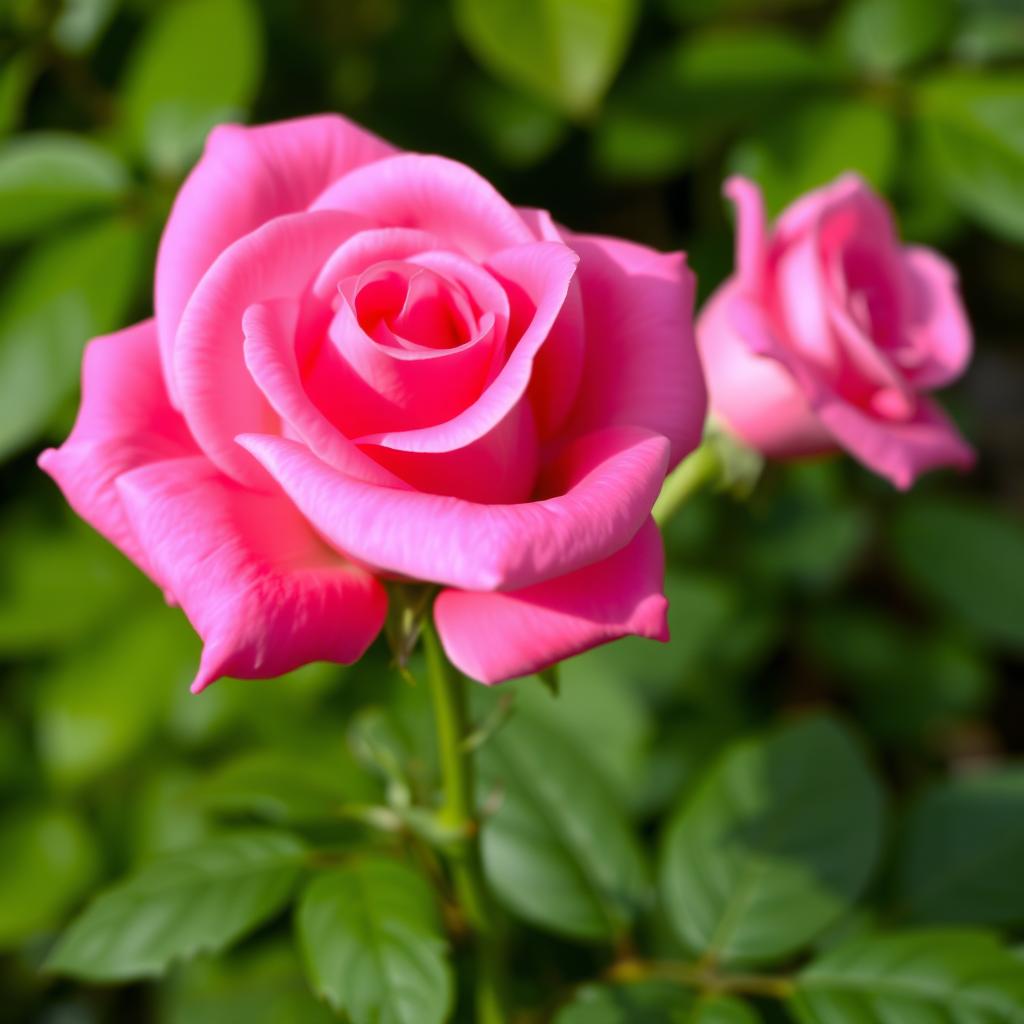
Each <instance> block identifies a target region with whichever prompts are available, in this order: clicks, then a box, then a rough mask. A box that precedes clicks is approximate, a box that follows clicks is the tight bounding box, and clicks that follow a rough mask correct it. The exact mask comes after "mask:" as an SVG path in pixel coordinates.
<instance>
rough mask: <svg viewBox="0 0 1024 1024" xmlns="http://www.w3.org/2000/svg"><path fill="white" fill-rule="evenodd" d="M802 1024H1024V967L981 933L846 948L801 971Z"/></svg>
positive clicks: (927, 934)
mask: <svg viewBox="0 0 1024 1024" xmlns="http://www.w3.org/2000/svg"><path fill="white" fill-rule="evenodd" d="M789 1005H790V1008H791V1009H792V1011H793V1013H794V1015H795V1016H796V1019H797V1020H799V1021H800V1022H801V1024H877V1022H879V1021H893V1022H895V1021H900V1022H903V1021H906V1022H910V1021H915V1022H917V1021H921V1022H922V1024H923V1022H924V1021H929V1022H930V1021H936V1022H938V1021H950V1022H955V1024H975V1022H977V1024H981V1022H984V1024H1021V1022H1022V1021H1024V964H1021V962H1020V961H1019V960H1018V959H1017V958H1016V957H1014V956H1013V955H1012V954H1011V953H1009V952H1007V951H1006V950H1005V949H1003V948H1002V947H1001V946H1000V945H999V943H998V942H997V940H996V939H995V938H994V937H992V936H990V935H987V934H985V933H984V932H971V931H959V932H958V931H954V930H948V931H942V930H935V931H911V932H904V933H896V934H892V935H875V936H870V937H867V938H863V939H855V940H853V941H852V942H849V943H845V944H844V945H842V946H839V947H837V948H836V949H834V950H831V951H830V952H828V953H826V954H825V955H824V956H822V957H821V958H819V959H818V960H815V961H814V962H813V963H812V964H811V965H810V966H809V967H806V968H804V970H802V971H801V972H800V974H799V975H798V976H797V979H796V993H795V995H794V996H793V997H792V999H791V1000H790V1003H789Z"/></svg>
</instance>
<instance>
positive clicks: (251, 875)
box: [46, 832, 305, 981]
mask: <svg viewBox="0 0 1024 1024" xmlns="http://www.w3.org/2000/svg"><path fill="white" fill-rule="evenodd" d="M304 852H305V848H304V847H303V844H302V843H301V842H299V840H298V839H296V838H294V837H293V836H290V835H287V834H285V833H281V832H240V833H237V834H233V835H225V836H222V837H220V838H217V839H210V840H207V841H206V842H205V843H203V844H202V845H200V846H196V847H193V848H192V849H189V850H183V851H181V852H179V853H174V854H169V855H168V856H166V857H163V858H161V859H159V860H156V861H153V862H152V863H151V864H149V865H147V866H146V867H144V868H143V869H142V870H141V871H140V872H139V873H138V874H137V875H135V876H134V877H132V878H130V879H128V881H126V882H122V883H121V884H120V885H117V886H115V887H114V888H113V889H108V890H107V891H106V892H104V893H102V894H101V895H100V896H98V897H97V898H96V899H95V900H94V901H93V902H92V903H91V904H90V905H89V907H88V908H87V909H86V910H85V912H84V913H83V914H82V915H81V916H80V917H79V918H77V919H76V920H75V921H74V922H73V923H72V925H71V926H70V928H68V930H67V931H66V932H65V933H64V935H63V936H62V938H61V939H60V941H59V942H58V943H57V946H56V948H55V949H54V950H53V952H52V953H51V955H50V957H49V959H48V960H47V962H46V968H47V969H48V970H51V971H56V972H58V973H60V974H70V975H73V976H75V977H78V978H85V979H88V980H90V981H120V980H125V979H128V978H145V977H153V976H156V975H159V974H162V973H163V972H164V971H165V970H166V969H167V968H168V967H169V966H170V965H171V964H172V963H173V962H174V961H176V960H181V959H187V958H189V957H192V956H195V955H196V954H197V953H202V952H211V953H217V952H220V951H221V950H223V949H225V948H227V947H228V946H230V945H231V944H232V943H233V942H235V941H236V940H238V939H239V938H241V937H242V936H243V935H244V934H246V932H249V931H251V930H252V929H253V928H255V927H256V926H257V925H258V924H260V923H261V922H262V921H265V920H266V919H267V918H268V917H270V916H271V915H273V914H275V913H277V911H278V910H280V909H281V907H283V906H284V904H285V903H286V902H287V901H288V898H289V897H290V896H291V894H292V891H293V889H294V887H295V883H296V881H297V880H298V877H299V873H300V871H301V869H302V865H303V856H304Z"/></svg>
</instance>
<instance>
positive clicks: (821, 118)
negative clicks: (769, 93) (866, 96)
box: [730, 99, 897, 214]
mask: <svg viewBox="0 0 1024 1024" xmlns="http://www.w3.org/2000/svg"><path fill="white" fill-rule="evenodd" d="M896 153H897V133H896V123H895V121H894V120H893V118H892V116H891V115H890V114H889V113H888V112H887V111H885V110H883V109H882V108H881V107H878V106H875V105H873V104H871V103H867V102H864V101H861V100H843V99H816V100H812V101H810V102H808V103H805V104H802V105H799V106H793V107H791V108H790V109H788V110H785V111H780V112H778V114H777V116H775V117H772V118H770V119H767V120H765V122H764V124H763V127H762V128H761V129H760V130H758V131H756V132H754V133H753V134H751V135H750V136H749V137H748V138H746V139H745V140H743V141H742V142H741V143H740V144H739V145H738V146H737V147H736V148H735V149H734V150H733V153H732V156H731V158H730V164H731V167H732V169H733V170H734V171H736V172H739V173H741V174H746V175H747V176H748V177H751V178H754V179H756V180H757V181H758V182H759V183H760V184H761V187H762V189H763V190H764V196H765V203H766V205H767V208H768V210H769V212H770V213H772V214H774V213H777V212H778V211H780V210H781V209H782V208H783V207H784V206H786V205H787V204H788V203H790V202H791V201H792V200H794V199H796V198H797V197H798V196H800V195H802V194H803V193H804V192H808V191H810V190H811V189H813V188H817V187H818V186H820V185H825V184H827V183H828V182H830V181H832V180H834V179H835V178H837V177H838V176H839V175H840V174H843V173H844V172H846V171H856V172H858V173H859V174H861V175H862V176H863V177H864V178H866V179H867V180H868V182H870V183H871V184H872V185H873V186H874V187H875V188H877V189H879V190H882V191H884V190H885V188H886V186H887V184H888V182H889V180H890V178H891V176H892V172H893V169H894V167H895V163H896Z"/></svg>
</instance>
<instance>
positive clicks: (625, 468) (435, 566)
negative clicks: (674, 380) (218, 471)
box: [239, 427, 668, 590]
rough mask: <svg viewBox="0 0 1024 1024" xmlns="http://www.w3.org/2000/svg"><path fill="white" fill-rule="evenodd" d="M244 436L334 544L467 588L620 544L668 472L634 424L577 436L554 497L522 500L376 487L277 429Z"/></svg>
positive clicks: (663, 451) (569, 564) (576, 562)
mask: <svg viewBox="0 0 1024 1024" xmlns="http://www.w3.org/2000/svg"><path fill="white" fill-rule="evenodd" d="M239 443H240V444H241V445H242V446H243V447H245V448H246V449H247V450H248V451H250V452H252V454H253V455H255V456H256V458H258V459H259V460H260V462H262V463H263V465H264V466H265V467H266V468H267V469H268V470H269V472H270V473H271V475H272V476H274V478H275V479H276V480H278V482H279V483H280V484H281V486H282V487H283V488H284V490H285V492H286V493H287V494H288V496H289V497H290V498H291V499H292V500H293V501H294V502H295V504H296V505H297V506H298V508H299V510H300V511H301V512H302V514H303V515H304V516H305V517H306V518H307V519H308V520H309V522H310V523H311V524H312V525H313V526H314V528H315V529H317V530H318V531H319V532H320V534H321V535H322V536H323V537H324V538H325V539H326V540H327V541H328V542H329V543H331V544H332V545H333V546H334V547H335V548H337V550H339V551H341V552H344V553H345V554H347V555H349V556H350V557H352V558H355V559H358V560H359V561H360V562H362V563H363V564H366V565H369V566H372V567H375V568H377V569H380V570H386V571H388V572H394V573H400V574H401V575H403V576H408V577H411V578H412V579H418V580H425V581H432V582H436V583H443V584H447V585H449V586H454V587H461V588H464V589H467V590H517V589H519V588H521V587H526V586H530V585H532V584H534V583H540V582H541V581H543V580H547V579H551V578H552V577H555V576H563V575H565V574H566V573H568V572H573V571H575V570H576V569H581V568H583V567H584V566H587V565H590V564H592V563H593V562H596V561H600V560H601V559H603V558H607V557H608V556H609V555H611V554H612V553H613V552H615V551H618V550H619V549H620V548H622V547H623V546H625V545H626V544H627V543H628V542H629V541H630V540H631V539H632V538H633V537H634V536H635V535H636V532H637V530H638V529H639V528H640V526H641V525H642V524H643V522H644V521H645V520H646V518H647V517H648V514H649V512H650V510H651V507H652V506H653V504H654V500H655V498H656V497H657V496H658V492H659V490H660V488H661V484H662V482H663V480H664V477H665V466H666V460H667V457H668V444H667V442H666V440H665V438H664V437H662V436H660V435H657V434H651V433H650V432H649V431H645V430H641V429H638V428H635V427H633V428H629V427H618V428H612V429H608V430H604V431H599V432H597V433H595V434H592V435H589V436H587V437H584V438H581V439H580V440H579V441H577V442H576V443H575V444H573V445H571V446H570V447H569V448H568V449H567V450H566V451H565V452H564V453H563V455H562V457H561V459H560V460H559V462H558V464H557V465H556V466H555V467H553V468H552V470H551V471H550V473H549V477H548V479H547V480H546V481H544V485H543V486H544V492H545V493H549V494H555V495H557V496H556V497H552V498H547V499H545V500H543V501H534V502H529V503H526V504H520V505H478V504H474V503H472V502H469V501H463V500H460V499H458V498H451V497H443V496H440V495H436V494H423V493H419V492H416V491H398V490H394V489H392V488H387V487H373V486H370V485H368V484H364V483H362V482H360V481H357V480H353V479H351V478H349V477H345V476H343V475H341V474H339V473H337V472H335V471H334V470H332V469H331V468H330V467H329V466H328V465H326V464H325V463H323V462H321V461H320V460H319V459H317V458H316V457H315V456H313V455H311V454H310V453H309V452H308V451H307V450H306V449H305V448H304V447H302V446H301V445H298V444H295V443H294V442H292V441H287V440H284V439H282V438H279V437H272V436H267V435H246V436H243V437H240V438H239Z"/></svg>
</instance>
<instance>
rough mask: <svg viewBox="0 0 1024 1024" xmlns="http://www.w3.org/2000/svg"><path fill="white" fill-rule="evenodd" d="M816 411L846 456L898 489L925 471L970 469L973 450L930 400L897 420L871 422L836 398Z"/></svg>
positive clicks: (907, 484)
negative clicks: (848, 454)
mask: <svg viewBox="0 0 1024 1024" xmlns="http://www.w3.org/2000/svg"><path fill="white" fill-rule="evenodd" d="M815 412H816V413H817V415H818V417H819V418H820V420H821V422H822V423H823V424H824V425H825V427H826V428H827V429H828V430H829V431H831V433H832V434H833V435H834V436H835V437H836V439H837V440H838V441H839V443H840V444H841V445H842V446H843V447H844V448H845V449H846V450H847V451H848V452H850V454H851V455H854V456H855V457H856V458H858V459H860V461H861V462H863V463H864V464H865V465H866V466H868V467H869V468H870V469H873V470H874V471H875V472H876V473H878V474H879V475H880V476H884V477H886V478H888V479H889V480H890V481H891V483H892V484H893V485H894V486H895V487H898V488H899V489H900V490H906V489H907V488H909V487H910V486H911V485H912V484H913V483H914V481H915V480H916V479H917V477H919V476H920V475H921V474H922V473H924V472H926V471H927V470H929V469H937V468H939V467H942V466H952V467H954V468H956V469H960V470H967V469H970V468H971V466H973V465H974V459H975V456H974V451H973V449H972V448H971V447H970V445H969V444H967V442H966V441H965V440H964V439H963V438H962V437H961V436H960V432H959V431H958V430H957V428H956V426H955V425H954V424H953V423H952V422H951V421H950V419H949V418H948V417H947V416H946V414H945V413H944V412H943V411H942V409H940V408H939V406H938V405H937V404H936V403H935V402H933V401H931V400H930V399H927V398H919V399H918V400H917V410H916V414H915V415H914V416H913V418H911V419H908V420H902V421H891V420H884V421H880V420H876V419H873V418H872V417H871V416H869V415H867V414H866V413H864V412H862V411H861V410H860V409H858V408H856V407H855V406H853V405H849V404H847V403H846V402H843V401H842V400H841V399H839V398H831V399H826V400H824V401H822V402H820V403H819V404H818V405H817V406H816V408H815Z"/></svg>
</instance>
